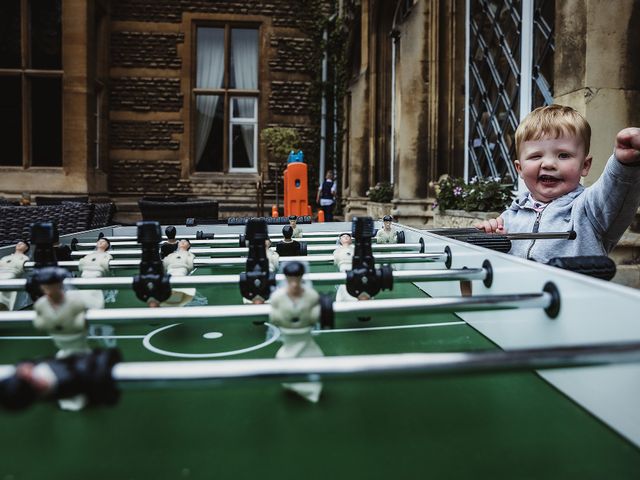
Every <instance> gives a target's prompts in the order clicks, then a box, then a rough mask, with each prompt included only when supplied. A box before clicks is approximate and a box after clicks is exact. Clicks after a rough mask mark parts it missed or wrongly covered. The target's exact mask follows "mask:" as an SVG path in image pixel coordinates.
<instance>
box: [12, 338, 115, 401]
mask: <svg viewBox="0 0 640 480" xmlns="http://www.w3.org/2000/svg"><path fill="white" fill-rule="evenodd" d="M121 360H122V356H121V354H120V351H119V350H116V349H108V350H101V349H97V350H94V351H92V352H89V353H84V354H77V355H71V356H68V357H65V358H56V359H48V360H43V361H40V362H23V363H21V364H19V365H17V366H16V370H15V373H14V374H13V375H12V376H10V377H8V378H6V379H4V380H2V381H1V382H0V404H1V405H2V406H3V407H4V408H7V409H12V410H20V409H24V408H27V407H29V406H30V405H32V404H33V403H34V402H36V401H37V400H45V401H46V400H64V399H68V398H71V397H76V396H78V395H82V396H84V397H86V399H87V402H88V404H89V405H114V404H116V403H117V401H118V399H119V397H120V392H119V391H118V389H117V386H116V383H115V381H114V379H113V376H112V370H113V366H114V365H115V364H116V363H118V362H120V361H121Z"/></svg>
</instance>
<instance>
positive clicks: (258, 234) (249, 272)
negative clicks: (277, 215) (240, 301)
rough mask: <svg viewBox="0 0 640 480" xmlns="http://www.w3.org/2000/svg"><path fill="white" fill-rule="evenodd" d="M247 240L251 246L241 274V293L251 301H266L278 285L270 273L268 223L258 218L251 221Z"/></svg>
mask: <svg viewBox="0 0 640 480" xmlns="http://www.w3.org/2000/svg"><path fill="white" fill-rule="evenodd" d="M245 239H246V241H247V243H248V245H249V253H248V257H247V263H246V268H245V271H244V272H241V273H240V293H241V294H242V296H243V298H246V299H248V300H250V301H255V300H259V301H265V300H267V299H268V298H269V296H270V295H271V290H272V289H273V288H274V287H275V285H276V276H275V273H274V272H270V271H269V258H268V256H267V246H266V242H267V241H268V240H269V232H268V228H267V222H266V221H265V220H263V219H257V218H256V219H251V220H249V222H248V223H247V227H246V230H245Z"/></svg>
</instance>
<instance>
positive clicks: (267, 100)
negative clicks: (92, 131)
mask: <svg viewBox="0 0 640 480" xmlns="http://www.w3.org/2000/svg"><path fill="white" fill-rule="evenodd" d="M331 3H332V2H331V1H329V0H327V1H321V0H315V1H309V0H292V1H289V0H257V1H251V2H245V1H226V0H218V1H216V0H208V1H204V0H114V1H113V2H112V7H111V37H110V44H109V47H110V55H109V56H110V67H111V78H110V82H109V110H110V122H109V151H110V162H109V163H110V169H109V170H110V174H109V189H110V192H111V194H113V195H114V196H116V197H118V196H120V197H122V198H125V197H128V198H134V197H135V196H138V195H141V194H147V193H148V194H158V193H160V194H164V193H172V194H173V193H178V194H186V195H200V196H208V197H215V198H216V199H218V200H219V201H220V203H221V205H222V206H223V207H224V206H225V203H226V204H227V207H229V205H231V204H234V203H236V204H238V205H240V207H239V208H240V210H242V209H243V208H244V209H249V210H251V209H253V208H254V206H253V205H255V203H256V187H255V185H256V182H257V180H258V174H244V175H243V174H225V173H222V172H221V173H207V174H201V173H194V172H192V165H191V164H192V162H191V161H190V159H189V158H186V159H185V151H186V150H188V149H187V148H186V145H188V144H189V137H188V135H191V134H192V131H191V129H190V128H189V127H190V125H189V122H190V119H189V118H188V117H189V116H190V115H192V113H191V114H190V113H189V111H188V109H187V108H186V107H188V106H189V105H188V103H185V102H188V101H189V99H190V98H191V92H190V91H189V88H190V80H191V79H190V76H189V75H190V71H189V68H190V65H191V63H192V61H193V59H192V58H190V56H191V55H192V52H191V51H190V50H191V48H190V42H189V41H188V40H189V38H191V37H189V35H192V33H193V32H192V30H191V28H192V27H191V22H190V20H188V21H185V15H189V17H187V18H189V19H192V18H202V19H204V20H206V21H215V20H216V18H217V16H219V15H223V17H221V19H222V20H224V21H229V22H230V23H231V24H232V25H233V23H234V22H242V21H246V20H247V18H248V16H249V17H250V19H251V21H256V19H258V21H260V22H261V33H262V39H261V40H260V44H261V46H262V47H261V50H260V53H259V55H260V65H261V68H260V82H261V83H260V98H261V99H260V103H259V105H260V107H259V108H260V109H261V110H260V113H259V118H260V121H259V128H266V127H276V126H282V127H294V128H296V129H297V130H298V132H299V134H300V136H301V138H302V149H303V151H304V153H305V160H306V161H307V162H308V163H310V164H311V168H310V170H311V175H312V178H313V179H314V180H313V183H311V184H312V185H313V184H315V176H316V173H315V166H314V165H315V164H317V159H318V148H319V144H318V136H319V135H318V133H319V118H316V117H317V115H316V116H315V117H314V114H313V112H317V111H319V107H318V106H317V105H314V102H315V101H316V100H314V98H315V97H314V95H313V93H312V81H313V77H312V75H313V72H314V71H317V70H318V68H319V61H320V59H321V54H320V53H319V52H318V51H317V50H316V49H317V48H318V45H317V42H314V41H313V40H312V39H311V38H310V35H309V31H310V27H309V25H310V23H311V22H312V21H314V20H316V19H317V18H318V12H319V11H318V10H317V9H316V8H317V7H319V8H320V11H321V12H324V13H328V12H329V6H330V4H331ZM185 38H186V39H187V41H186V42H185ZM314 61H315V62H316V63H318V64H317V65H314V64H313V63H312V62H314ZM185 72H187V73H185ZM187 155H188V154H187ZM266 157H267V156H266V151H265V149H264V148H262V147H261V148H260V149H259V157H258V163H259V171H258V173H259V174H260V173H261V174H262V175H263V178H264V180H265V182H264V190H265V192H266V194H267V196H268V197H269V198H268V199H267V201H270V197H271V196H273V194H274V192H275V184H274V182H273V178H274V176H275V172H276V169H277V163H278V162H276V161H275V160H273V159H269V160H270V161H271V163H269V162H268V161H267V158H266ZM280 178H281V175H280ZM310 190H311V191H312V192H314V188H313V187H312V188H311V189H310ZM280 195H282V185H281V186H280ZM229 208H230V207H229ZM223 210H224V208H223Z"/></svg>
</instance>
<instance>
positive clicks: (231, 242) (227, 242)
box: [76, 235, 376, 250]
mask: <svg viewBox="0 0 640 480" xmlns="http://www.w3.org/2000/svg"><path fill="white" fill-rule="evenodd" d="M180 238H182V237H180ZM180 238H179V239H180ZM270 238H271V241H272V242H274V243H275V242H277V241H280V240H282V238H283V237H273V236H271V237H270ZM337 239H338V237H337V236H334V237H311V238H298V239H296V240H298V241H301V242H305V243H333V244H335V243H336V241H337ZM371 240H372V242H373V243H376V239H375V237H374V238H372V239H371ZM239 241H240V239H239V236H237V235H236V238H235V239H232V238H230V239H224V238H223V239H218V238H215V239H213V240H189V243H191V246H192V247H193V246H202V245H215V246H218V247H220V246H229V247H237V246H238V245H239ZM95 246H96V244H95V242H93V243H92V242H79V243H77V244H76V247H78V248H82V249H91V250H92V249H94V248H95ZM138 246H140V244H139V243H138V242H135V241H125V242H113V243H112V244H111V248H112V249H114V248H122V247H138ZM335 247H336V248H337V245H335Z"/></svg>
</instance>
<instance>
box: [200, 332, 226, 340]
mask: <svg viewBox="0 0 640 480" xmlns="http://www.w3.org/2000/svg"><path fill="white" fill-rule="evenodd" d="M202 337H203V338H208V339H209V340H214V339H216V338H220V337H222V333H220V332H208V333H205V334H204V335H202Z"/></svg>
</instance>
